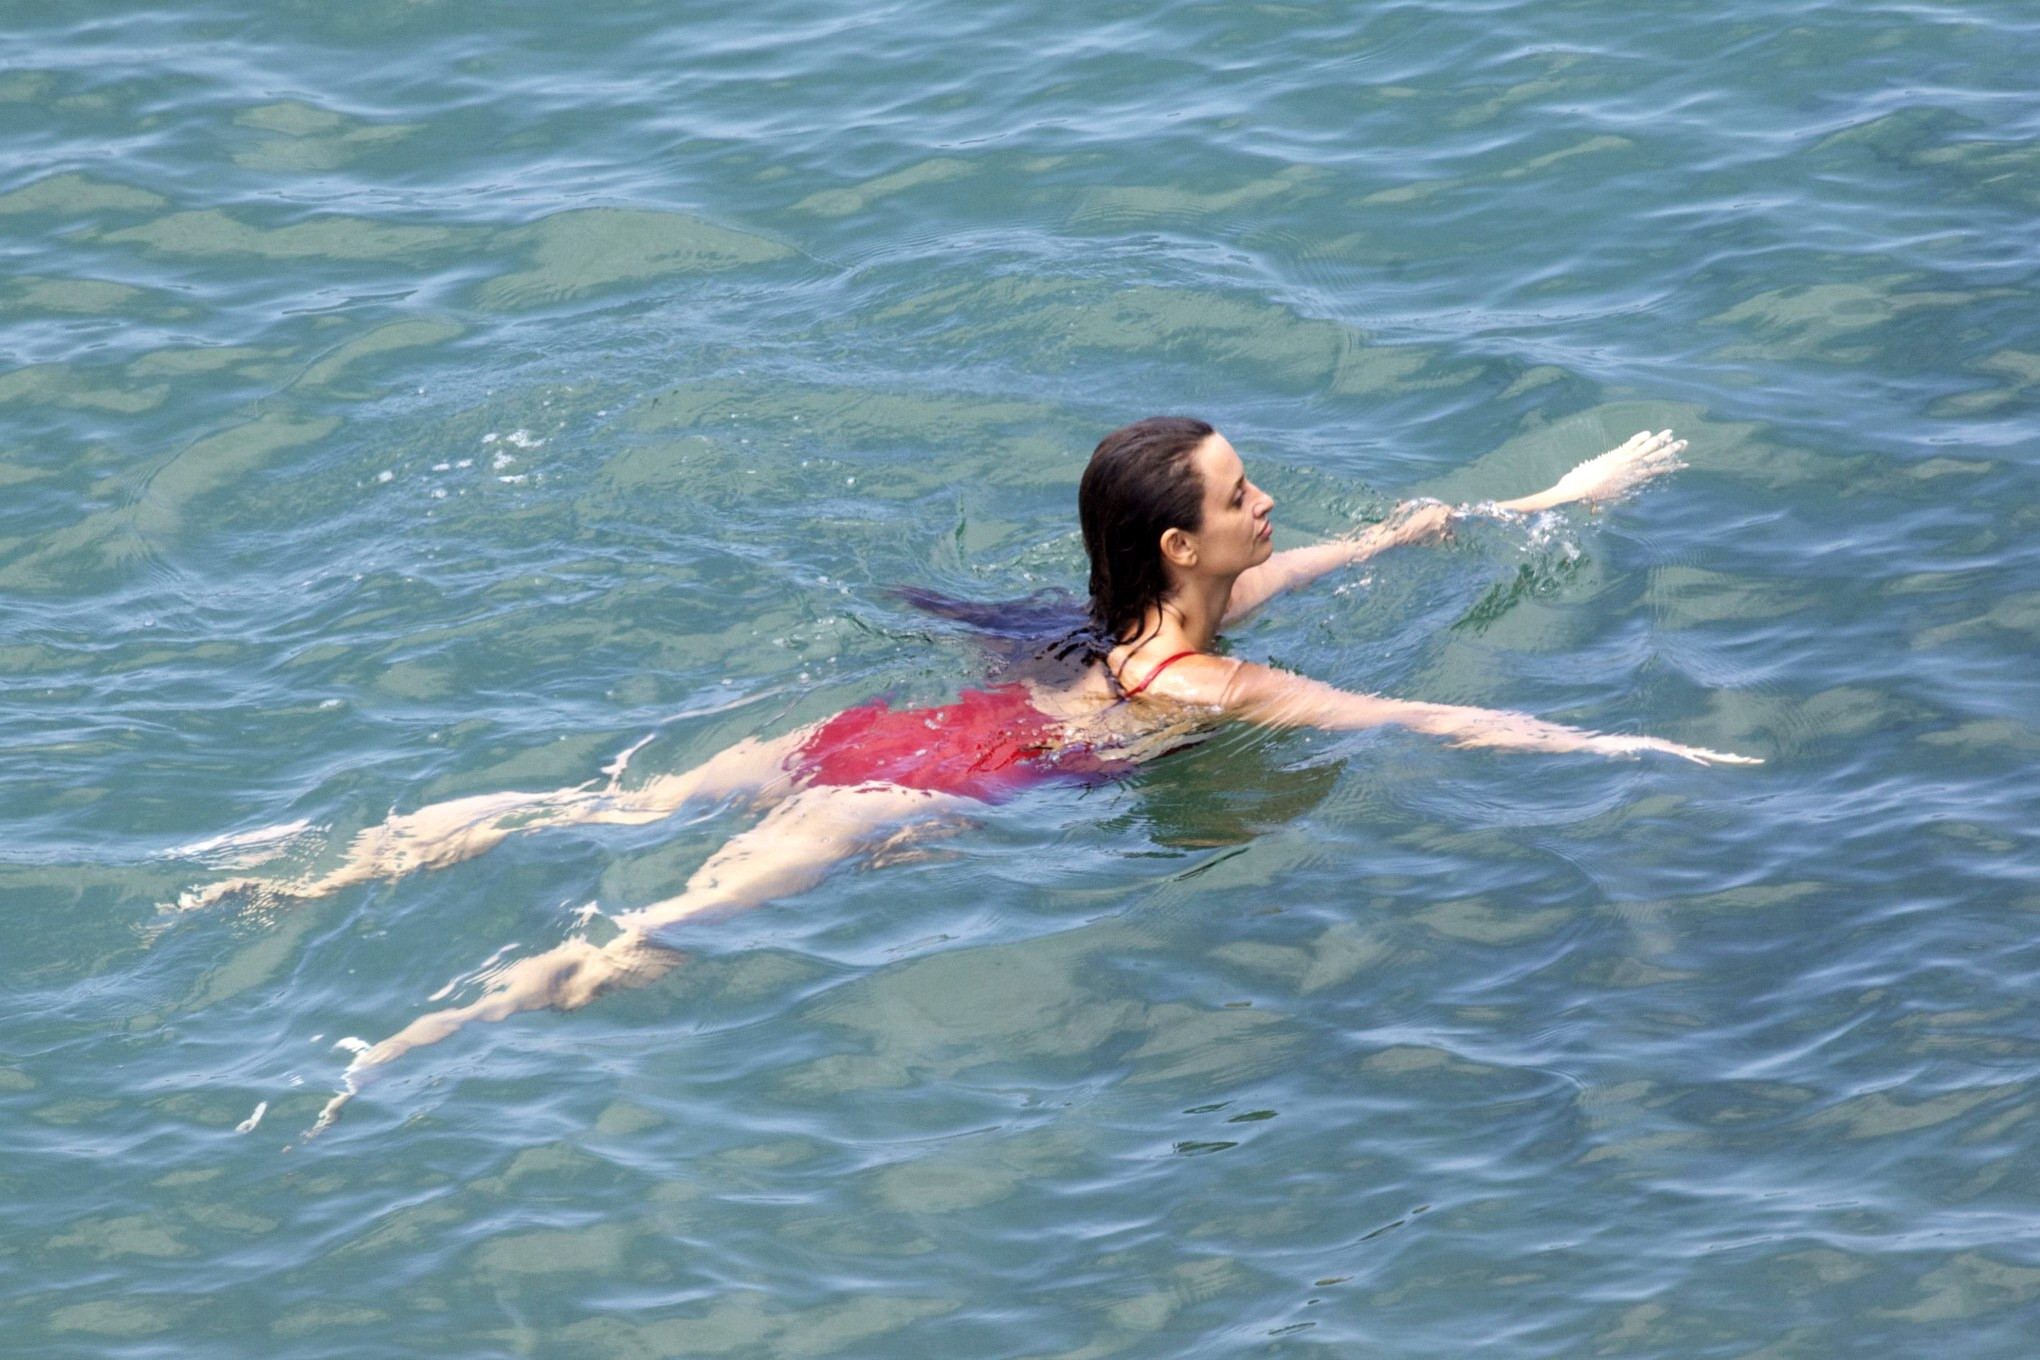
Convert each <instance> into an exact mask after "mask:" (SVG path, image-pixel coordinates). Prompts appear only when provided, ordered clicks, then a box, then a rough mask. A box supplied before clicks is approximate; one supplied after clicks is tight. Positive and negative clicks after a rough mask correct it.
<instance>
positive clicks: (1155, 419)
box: [887, 416, 1213, 682]
mask: <svg viewBox="0 0 2040 1360" xmlns="http://www.w3.org/2000/svg"><path fill="white" fill-rule="evenodd" d="M1212 433H1213V430H1212V428H1211V426H1210V425H1208V424H1206V423H1205V422H1204V421H1201V420H1193V419H1191V418H1189V417H1187V416H1150V417H1149V418H1148V419H1146V420H1137V421H1135V422H1134V423H1133V424H1131V425H1127V426H1123V427H1121V428H1120V429H1117V430H1114V431H1113V432H1112V433H1111V434H1108V435H1106V436H1105V437H1104V438H1103V439H1101V440H1099V441H1098V447H1097V448H1096V449H1094V450H1092V452H1091V462H1090V464H1089V466H1087V467H1086V468H1085V469H1084V477H1083V481H1082V482H1081V483H1080V484H1079V486H1078V490H1077V515H1078V518H1079V519H1080V520H1081V521H1082V522H1083V528H1084V550H1085V552H1087V553H1088V554H1089V555H1090V558H1091V598H1090V602H1089V605H1088V607H1085V606H1083V605H1081V604H1080V603H1079V602H1078V601H1077V599H1076V598H1075V597H1074V596H1072V595H1070V594H1069V593H1068V592H1067V591H1062V590H1044V591H1039V592H1037V593H1035V594H1033V595H1028V596H1024V597H1022V598H1020V599H1013V600H970V599H964V598H962V597H960V596H956V595H951V594H948V593H947V592H945V591H940V590H930V589H927V588H925V587H922V586H896V587H894V588H893V589H892V590H891V591H889V592H887V593H889V594H890V595H891V596H892V597H893V598H894V599H896V600H899V601H900V602H901V603H903V604H906V605H909V606H911V607H913V608H914V609H917V610H920V611H921V612H922V613H924V614H931V615H933V616H935V617H936V618H941V619H948V620H950V621H952V622H954V623H960V624H962V625H963V626H964V628H965V629H966V630H968V635H969V636H970V638H971V639H972V640H973V641H974V642H976V643H977V644H978V645H979V646H980V647H981V648H983V649H984V651H985V652H986V653H987V654H988V656H989V659H990V660H991V661H992V663H993V669H994V671H995V672H996V673H998V674H999V675H1001V676H1002V677H1006V678H1011V677H1014V676H1021V675H1026V676H1036V677H1039V678H1042V679H1044V680H1050V681H1051V682H1053V681H1055V680H1059V679H1061V678H1066V677H1067V673H1068V671H1069V670H1070V668H1071V667H1073V666H1075V667H1081V666H1084V665H1088V664H1089V663H1091V662H1094V661H1102V660H1103V659H1104V658H1105V656H1106V655H1107V654H1108V653H1109V652H1111V650H1112V648H1113V647H1114V646H1116V645H1117V644H1118V643H1119V642H1120V640H1121V639H1122V638H1123V637H1124V636H1125V635H1126V634H1127V633H1130V632H1132V631H1133V630H1134V629H1135V628H1138V627H1139V626H1140V623H1141V620H1142V619H1143V618H1144V617H1145V616H1146V614H1147V610H1148V606H1150V605H1152V604H1155V603H1157V602H1159V601H1160V600H1162V599H1163V598H1164V597H1165V596H1167V594H1168V592H1169V577H1168V572H1167V570H1166V569H1165V568H1164V567H1163V565H1162V546H1161V539H1162V534H1163V532H1164V531H1166V530H1169V529H1187V530H1188V531H1190V532H1191V533H1196V532H1197V531H1198V530H1199V529H1201V528H1203V527H1204V483H1203V479H1202V478H1200V477H1199V476H1198V475H1197V473H1196V470H1195V469H1194V468H1192V467H1191V466H1190V454H1191V453H1192V451H1194V450H1195V449H1196V447H1197V446H1198V445H1199V444H1201V443H1203V442H1204V441H1205V440H1206V439H1208V438H1210V437H1211V435H1212Z"/></svg>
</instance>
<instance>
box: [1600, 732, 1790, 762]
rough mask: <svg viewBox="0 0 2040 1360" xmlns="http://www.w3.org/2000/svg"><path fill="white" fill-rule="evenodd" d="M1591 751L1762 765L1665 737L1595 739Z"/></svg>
mask: <svg viewBox="0 0 2040 1360" xmlns="http://www.w3.org/2000/svg"><path fill="white" fill-rule="evenodd" d="M1585 749H1587V750H1589V751H1593V752H1595V753H1596V754H1598V755H1606V756H1634V755H1641V754H1642V753H1643V752H1645V751H1659V752H1662V753H1663V754H1665V755H1668V756H1677V757H1679V759H1681V760H1690V761H1692V762H1693V763H1694V764H1695V765H1761V764H1763V763H1764V762H1763V759H1762V758H1761V757H1759V756H1739V755H1737V754H1735V752H1733V751H1710V750H1708V749H1707V748H1706V747H1705V746H1682V745H1680V744H1679V743H1678V742H1676V741H1667V740H1665V739H1664V738H1663V737H1618V736H1595V737H1593V738H1592V739H1591V740H1589V742H1588V743H1587V745H1586V748H1585Z"/></svg>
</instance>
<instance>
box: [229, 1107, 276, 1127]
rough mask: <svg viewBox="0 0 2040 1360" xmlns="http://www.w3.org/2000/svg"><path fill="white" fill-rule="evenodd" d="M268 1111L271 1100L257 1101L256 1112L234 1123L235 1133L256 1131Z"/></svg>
mask: <svg viewBox="0 0 2040 1360" xmlns="http://www.w3.org/2000/svg"><path fill="white" fill-rule="evenodd" d="M268 1113H269V1102H268V1101H266V1100H260V1101H257V1102H256V1103H255V1113H253V1114H251V1115H249V1116H248V1117H247V1118H246V1119H243V1120H242V1121H241V1122H240V1123H238V1124H236V1125H234V1132H235V1133H253V1132H255V1130H256V1129H257V1128H258V1127H259V1126H260V1125H261V1123H262V1116H263V1115H265V1114H268Z"/></svg>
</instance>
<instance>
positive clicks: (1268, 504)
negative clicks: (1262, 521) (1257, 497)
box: [1254, 486, 1275, 518]
mask: <svg viewBox="0 0 2040 1360" xmlns="http://www.w3.org/2000/svg"><path fill="white" fill-rule="evenodd" d="M1254 490H1256V491H1261V488H1260V487H1258V486H1257V487H1255V488H1254ZM1274 508H1275V498H1274V497H1273V496H1271V495H1269V494H1268V493H1267V492H1265V491H1261V515H1262V516H1263V517H1264V518H1265V517H1266V516H1267V514H1268V512H1269V511H1271V510H1273V509H1274Z"/></svg>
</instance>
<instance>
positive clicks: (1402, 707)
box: [1155, 657, 1763, 765]
mask: <svg viewBox="0 0 2040 1360" xmlns="http://www.w3.org/2000/svg"><path fill="white" fill-rule="evenodd" d="M1228 672H1229V673H1228ZM1172 680H1173V681H1174V683H1173V684H1172V683H1170V682H1171V681H1172ZM1155 688H1156V690H1159V691H1160V692H1161V693H1162V694H1163V695H1165V696H1166V697H1168V698H1172V699H1177V700H1180V701H1182V702H1185V703H1195V704H1206V705H1209V706H1212V707H1215V708H1218V709H1220V710H1221V711H1223V712H1224V713H1225V714H1226V715H1227V716H1228V717H1233V718H1239V719H1241V720H1242V721H1245V722H1251V723H1256V724H1259V725H1260V726H1263V727H1318V728H1325V729H1329V730H1333V731H1352V730H1357V729H1359V728H1364V727H1385V726H1393V727H1407V728H1409V729H1410V730H1411V731H1414V732H1423V733H1425V734H1427V735H1430V736H1434V737H1443V738H1445V739H1446V740H1447V741H1449V742H1450V743H1451V744H1452V745H1454V746H1462V747H1492V748H1494V749H1496V750H1506V751H1581V752H1585V753H1588V754H1592V755H1608V756H1634V755H1640V754H1642V753H1643V752H1645V751H1658V752H1662V753H1663V754H1665V755H1672V756H1678V757H1680V758H1681V759H1683V760H1690V761H1694V762H1696V763H1698V764H1702V765H1761V764H1763V761H1761V760H1759V759H1757V758H1756V757H1754V756H1740V755H1735V754H1733V753H1731V752H1727V751H1710V750H1708V749H1707V748H1705V747H1702V746H1685V745H1681V744H1680V743H1678V742H1675V741H1667V740H1665V739H1664V738H1663V737H1635V736H1620V735H1615V734H1612V733H1605V732H1589V731H1586V730H1584V729H1582V728H1578V727H1567V726H1566V725H1565V724H1563V723H1555V722H1546V721H1545V720H1544V719H1542V718H1534V717H1532V716H1531V715H1529V714H1528V713H1515V712H1510V711H1508V710H1505V709H1493V708H1469V707H1466V706H1464V705H1461V704H1430V703H1421V702H1418V701H1415V700H1411V699H1390V698H1385V697H1383V696H1381V695H1378V694H1357V693H1354V692H1353V691H1351V690H1343V689H1338V688H1335V687H1334V686H1331V685H1327V684H1324V683H1322V682H1321V681H1317V680H1311V679H1308V678H1306V677H1304V676H1300V675H1291V674H1289V673H1288V672H1286V671H1278V670H1274V669H1272V668H1270V667H1267V666H1257V665H1254V664H1253V663H1252V662H1240V663H1236V664H1235V663H1230V662H1224V661H1220V660H1219V659H1217V658H1215V657H1213V658H1208V659H1206V660H1205V661H1204V662H1203V663H1202V664H1200V663H1194V662H1193V663H1192V665H1190V666H1179V667H1176V668H1175V670H1174V671H1172V672H1171V673H1170V674H1169V675H1166V676H1164V677H1163V679H1162V680H1161V681H1160V682H1158V683H1157V684H1156V686H1155Z"/></svg>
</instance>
